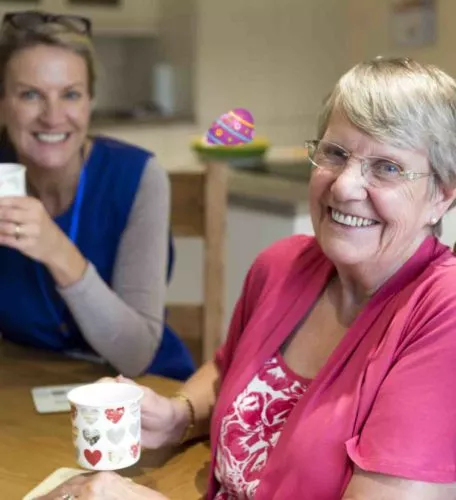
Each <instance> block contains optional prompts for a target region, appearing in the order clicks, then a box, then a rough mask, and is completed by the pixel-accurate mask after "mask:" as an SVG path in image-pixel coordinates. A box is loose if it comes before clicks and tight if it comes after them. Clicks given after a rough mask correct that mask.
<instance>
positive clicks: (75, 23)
mask: <svg viewBox="0 0 456 500" xmlns="http://www.w3.org/2000/svg"><path fill="white" fill-rule="evenodd" d="M46 23H52V24H59V25H61V26H64V27H65V28H68V29H69V30H71V31H75V32H76V33H81V34H83V35H89V36H90V35H91V33H92V23H91V21H90V19H88V18H87V17H82V16H72V15H66V14H47V13H45V12H40V11H38V10H25V11H21V12H8V13H7V14H5V15H4V16H3V25H5V24H10V25H11V26H13V27H14V28H16V29H19V30H32V31H33V30H34V29H36V28H38V27H39V26H40V25H42V24H46Z"/></svg>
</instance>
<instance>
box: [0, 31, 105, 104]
mask: <svg viewBox="0 0 456 500" xmlns="http://www.w3.org/2000/svg"><path fill="white" fill-rule="evenodd" d="M38 45H48V46H51V47H60V48H62V49H66V50H69V51H71V52H73V53H75V54H78V55H79V56H81V57H82V58H83V59H84V60H85V63H86V66H87V77H88V90H89V95H90V97H91V98H93V97H94V94H95V83H96V75H97V63H96V57H95V50H94V47H93V43H92V40H91V38H90V36H89V35H87V34H84V33H80V32H77V31H75V30H71V29H69V28H68V27H66V26H63V25H60V24H58V23H42V24H40V25H39V26H37V27H36V28H34V29H18V28H16V27H14V26H11V25H9V24H8V23H7V24H5V25H4V26H3V28H2V30H1V31H0V97H1V96H3V94H4V90H5V75H6V71H7V67H8V63H9V61H10V60H11V58H12V57H13V56H14V55H15V54H16V53H17V52H19V51H21V50H25V49H27V48H31V47H36V46H38Z"/></svg>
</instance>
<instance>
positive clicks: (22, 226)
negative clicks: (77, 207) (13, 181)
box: [0, 196, 66, 263]
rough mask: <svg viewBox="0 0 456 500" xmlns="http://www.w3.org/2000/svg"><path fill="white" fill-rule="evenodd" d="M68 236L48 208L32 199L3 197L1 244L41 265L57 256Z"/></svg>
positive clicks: (0, 205) (0, 224)
mask: <svg viewBox="0 0 456 500" xmlns="http://www.w3.org/2000/svg"><path fill="white" fill-rule="evenodd" d="M62 238H66V235H65V234H64V233H63V232H62V231H61V229H60V228H59V227H58V226H57V224H56V223H55V222H54V221H53V220H52V219H51V217H50V215H49V213H48V212H47V210H46V209H45V208H44V205H43V204H42V203H41V201H40V200H38V199H37V198H33V197H31V196H8V197H4V198H0V244H1V245H5V246H8V247H11V248H15V249H16V250H19V251H20V252H22V253H23V254H24V255H27V256H28V257H31V258H32V259H35V260H37V261H39V262H43V263H44V262H46V260H47V259H49V257H50V256H52V255H54V254H55V253H56V252H57V251H58V250H59V248H60V247H61V244H62Z"/></svg>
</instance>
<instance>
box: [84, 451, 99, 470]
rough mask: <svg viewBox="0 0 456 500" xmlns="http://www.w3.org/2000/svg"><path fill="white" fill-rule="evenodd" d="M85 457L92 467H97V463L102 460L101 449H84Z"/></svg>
mask: <svg viewBox="0 0 456 500" xmlns="http://www.w3.org/2000/svg"><path fill="white" fill-rule="evenodd" d="M84 457H85V459H86V460H87V462H89V464H90V465H91V466H92V467H95V465H97V463H98V462H99V461H100V460H101V451H100V450H94V451H90V450H84Z"/></svg>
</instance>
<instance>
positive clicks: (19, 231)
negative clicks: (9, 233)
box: [14, 223, 22, 240]
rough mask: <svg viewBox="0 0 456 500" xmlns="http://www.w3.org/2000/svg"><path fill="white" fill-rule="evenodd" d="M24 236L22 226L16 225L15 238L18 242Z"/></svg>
mask: <svg viewBox="0 0 456 500" xmlns="http://www.w3.org/2000/svg"><path fill="white" fill-rule="evenodd" d="M21 234H22V226H21V225H20V224H19V223H16V226H15V228H14V237H15V238H16V240H19V238H20V237H21Z"/></svg>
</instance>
